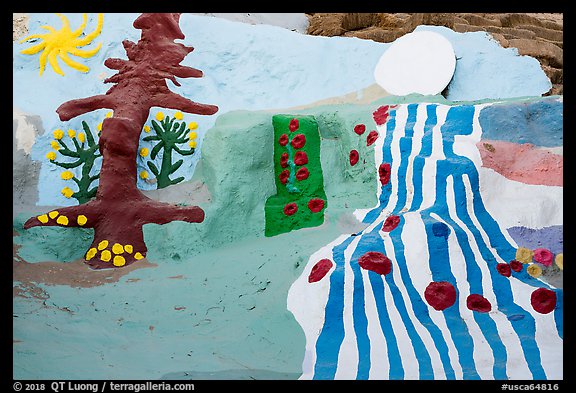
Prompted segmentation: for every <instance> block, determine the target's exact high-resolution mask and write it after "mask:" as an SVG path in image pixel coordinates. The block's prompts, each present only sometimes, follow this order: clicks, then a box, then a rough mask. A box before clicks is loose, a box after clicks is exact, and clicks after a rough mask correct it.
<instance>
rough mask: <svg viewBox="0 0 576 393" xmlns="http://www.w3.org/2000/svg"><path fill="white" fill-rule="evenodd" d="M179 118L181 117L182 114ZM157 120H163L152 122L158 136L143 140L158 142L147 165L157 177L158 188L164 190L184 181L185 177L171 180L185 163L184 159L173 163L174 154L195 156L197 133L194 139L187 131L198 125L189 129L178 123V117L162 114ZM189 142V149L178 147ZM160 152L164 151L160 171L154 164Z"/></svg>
mask: <svg viewBox="0 0 576 393" xmlns="http://www.w3.org/2000/svg"><path fill="white" fill-rule="evenodd" d="M158 115H159V116H158ZM179 117H181V114H180V116H179ZM157 119H162V120H158V121H156V120H152V129H153V130H154V132H155V133H156V135H149V136H146V137H144V138H142V140H143V141H145V142H150V141H158V143H156V145H155V146H154V147H153V148H152V151H151V152H150V158H151V160H150V161H148V162H147V163H146V165H148V168H150V171H152V173H153V174H154V176H155V177H156V183H157V188H164V187H168V186H170V185H173V184H177V183H180V182H181V181H182V180H184V176H180V177H177V178H176V179H171V178H170V176H171V175H172V174H173V173H174V172H176V171H177V170H178V168H180V166H181V165H182V163H183V162H184V160H183V159H179V160H178V161H176V162H174V163H173V162H172V154H173V151H176V152H177V153H178V154H180V155H182V156H190V155H192V154H194V151H195V150H196V149H195V147H196V141H195V140H194V138H196V133H193V137H192V135H190V136H188V135H186V130H187V129H192V128H193V127H194V126H195V125H196V123H190V125H189V127H188V128H187V127H186V122H184V121H182V122H178V121H176V120H177V119H176V117H173V118H170V116H166V117H164V116H163V114H162V112H159V113H158V114H157ZM193 125H194V126H193ZM191 134H192V133H191ZM187 142H188V145H189V147H190V148H189V149H182V148H181V147H179V146H178V145H182V144H184V143H187ZM160 151H162V163H161V165H160V169H158V167H157V166H156V164H155V163H154V160H155V159H156V157H157V156H158V154H159V153H160ZM141 155H142V152H141Z"/></svg>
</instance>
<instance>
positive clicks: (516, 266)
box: [510, 259, 523, 272]
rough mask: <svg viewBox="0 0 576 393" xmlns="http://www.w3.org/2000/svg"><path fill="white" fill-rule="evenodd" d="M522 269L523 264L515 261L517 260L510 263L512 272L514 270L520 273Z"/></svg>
mask: <svg viewBox="0 0 576 393" xmlns="http://www.w3.org/2000/svg"><path fill="white" fill-rule="evenodd" d="M522 267H523V266H522V262H520V261H517V260H515V259H513V260H511V261H510V268H511V269H512V270H514V271H515V272H520V271H522Z"/></svg>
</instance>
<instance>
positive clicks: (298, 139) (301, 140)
mask: <svg viewBox="0 0 576 393" xmlns="http://www.w3.org/2000/svg"><path fill="white" fill-rule="evenodd" d="M305 144H306V136H304V134H298V135H296V136H295V137H294V138H293V139H292V147H294V149H300V148H301V147H303V146H304V145H305Z"/></svg>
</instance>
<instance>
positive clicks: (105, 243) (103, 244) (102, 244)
mask: <svg viewBox="0 0 576 393" xmlns="http://www.w3.org/2000/svg"><path fill="white" fill-rule="evenodd" d="M106 247H108V240H102V241H101V242H100V243H98V249H99V250H103V249H105V248H106Z"/></svg>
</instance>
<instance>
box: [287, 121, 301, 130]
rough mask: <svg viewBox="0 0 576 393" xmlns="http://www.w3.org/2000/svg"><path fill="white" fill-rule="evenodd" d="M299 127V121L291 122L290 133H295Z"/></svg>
mask: <svg viewBox="0 0 576 393" xmlns="http://www.w3.org/2000/svg"><path fill="white" fill-rule="evenodd" d="M298 127H300V122H299V121H298V119H292V120H290V125H289V126H288V128H289V129H290V131H292V132H294V131H296V130H297V129H298Z"/></svg>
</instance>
